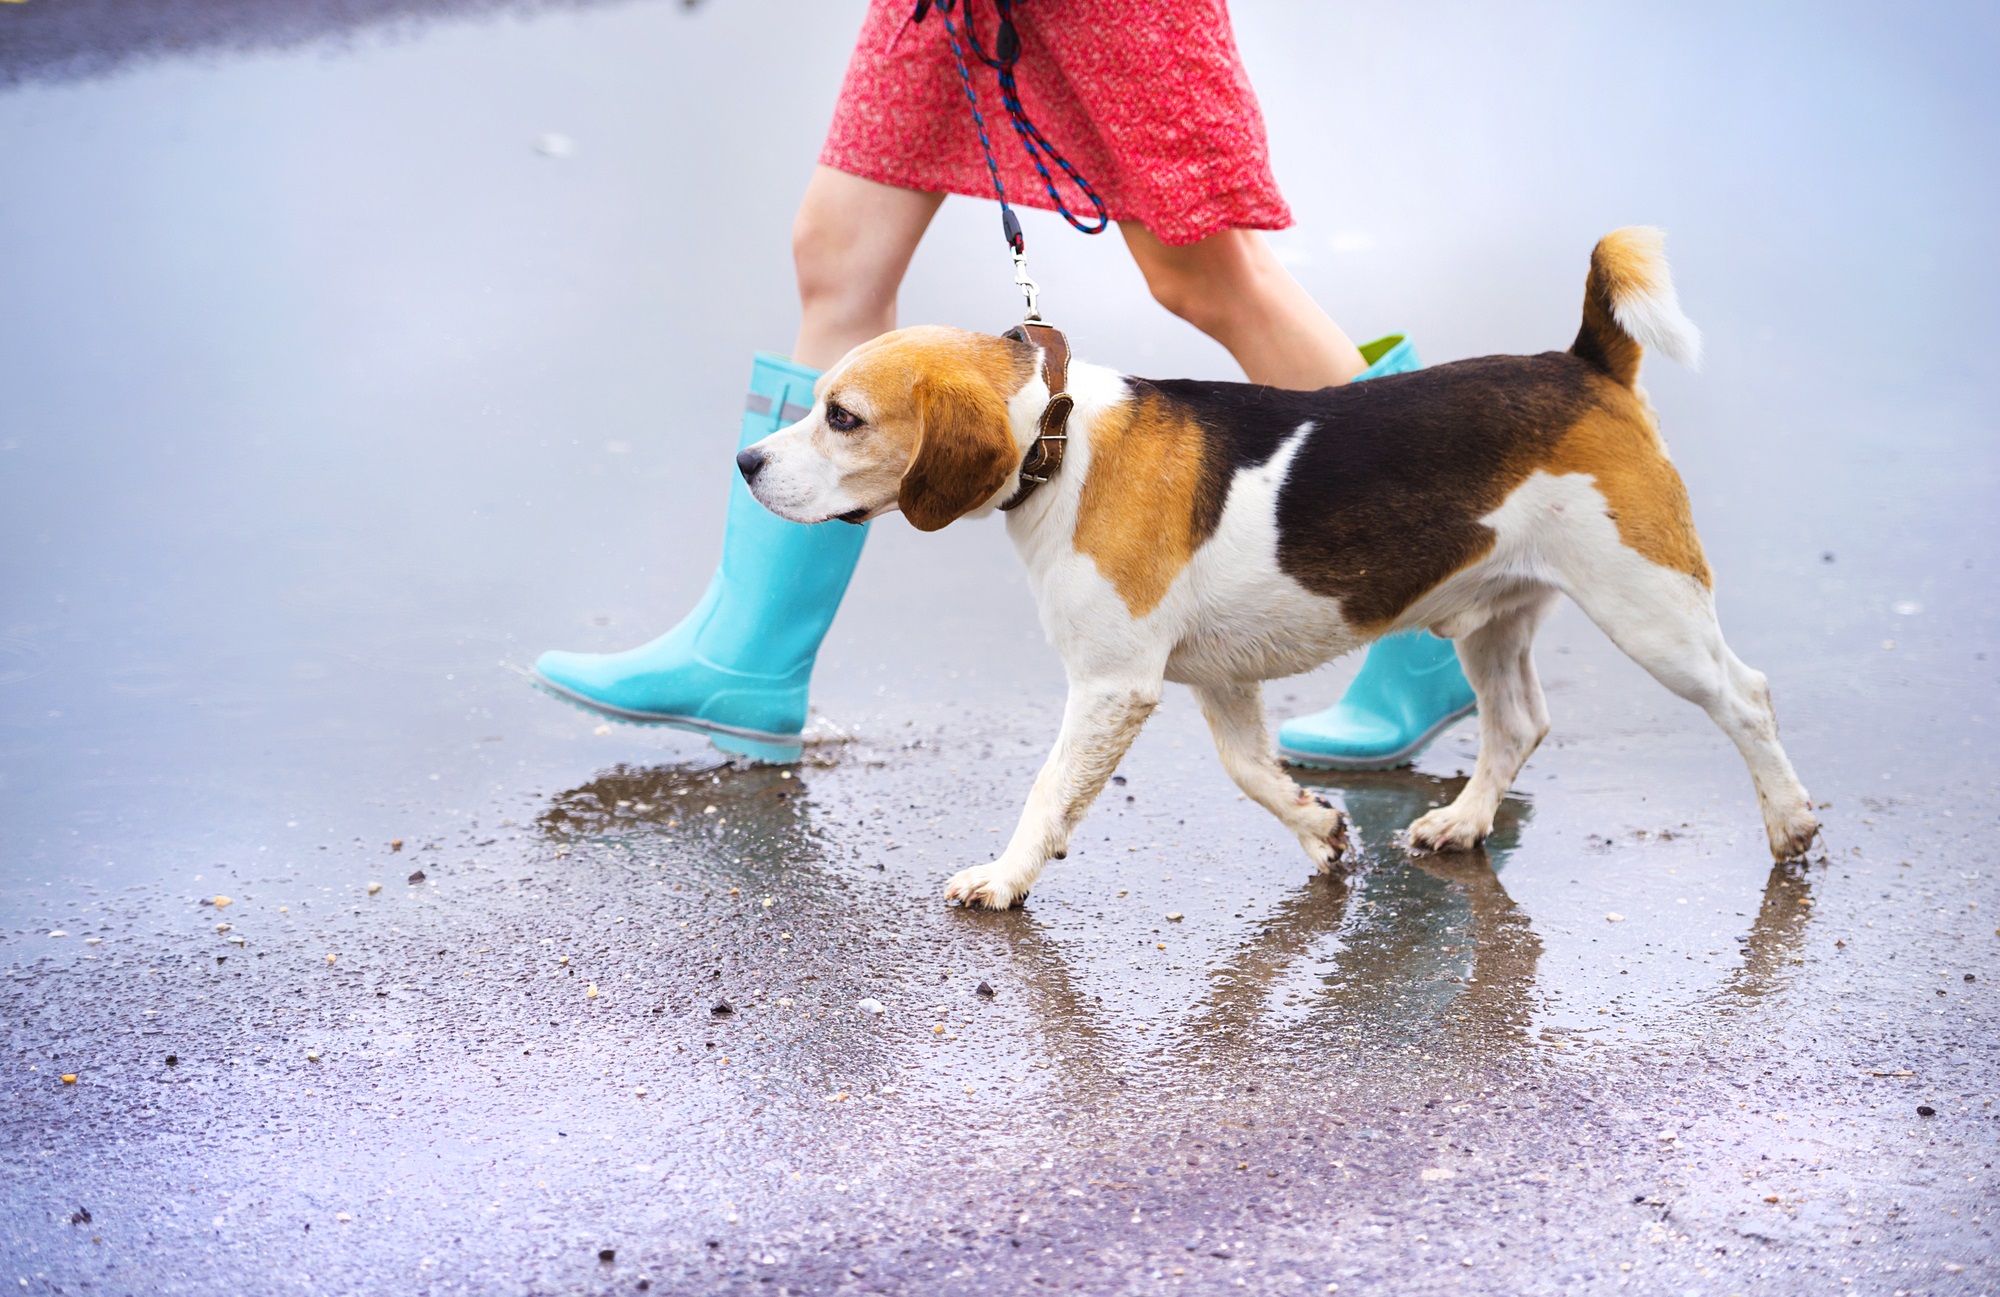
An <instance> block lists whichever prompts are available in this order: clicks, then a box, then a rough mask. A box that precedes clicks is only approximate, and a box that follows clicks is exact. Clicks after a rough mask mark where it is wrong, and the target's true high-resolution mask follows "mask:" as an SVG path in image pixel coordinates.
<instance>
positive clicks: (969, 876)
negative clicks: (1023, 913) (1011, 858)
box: [944, 860, 1034, 910]
mask: <svg viewBox="0 0 2000 1297" xmlns="http://www.w3.org/2000/svg"><path fill="white" fill-rule="evenodd" d="M1033 881H1034V880H1033V879H1031V878H1027V877H1023V875H1022V871H1021V870H1019V869H1017V868H1015V867H1014V866H1012V865H1009V864H1007V863H1006V862H1005V861H1001V860H996V861H994V862H993V863H992V864H990V865H976V866H974V867H973V868H971V869H962V870H960V871H959V872H958V873H956V874H954V875H952V879H951V881H950V882H948V883H946V884H945V885H944V898H945V899H946V900H947V901H962V902H964V903H965V904H966V905H968V906H984V907H985V908H987V909H989V910H1009V909H1012V908H1013V907H1014V906H1016V905H1019V904H1020V903H1021V902H1022V901H1023V900H1026V899H1027V896H1028V887H1029V885H1030V884H1031V883H1032V882H1033Z"/></svg>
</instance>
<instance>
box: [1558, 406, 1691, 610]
mask: <svg viewBox="0 0 2000 1297" xmlns="http://www.w3.org/2000/svg"><path fill="white" fill-rule="evenodd" d="M1621 407H1623V408H1621ZM1538 467H1540V468H1542V469H1544V470H1546V471H1548V472H1550V473H1554V474H1558V475H1560V474H1563V473H1583V474H1586V475H1588V476H1589V477H1590V478H1591V479H1592V480H1594V481H1595V482H1596V483H1597V490H1598V493H1599V494H1600V495H1602V496H1603V497H1604V502H1605V504H1606V505H1607V506H1608V507H1609V509H1610V513H1611V521H1612V522H1614V523H1615V524H1617V527H1618V539H1619V540H1621V541H1623V542H1624V543H1625V545H1626V546H1627V547H1628V548H1630V549H1633V550H1636V551H1638V552H1639V553H1640V554H1642V555H1644V556H1645V557H1646V558H1647V559H1649V560H1651V561H1652V562H1654V563H1657V564H1659V565H1660V566H1661V567H1667V568H1672V569H1673V570H1674V571H1676V572H1685V573H1687V574H1688V575H1689V576H1691V577H1693V578H1694V579H1695V580H1697V581H1699V582H1701V583H1702V584H1703V585H1704V586H1712V585H1713V584H1714V578H1713V575H1712V574H1711V573H1710V572H1709V570H1708V559H1707V558H1706V557H1705V556H1704V555H1703V554H1702V551H1701V537H1700V536H1698V535H1696V534H1695V530H1694V514H1693V509H1692V506H1690V505H1689V503H1688V493H1687V486H1686V485H1685V484H1684V483H1683V482H1682V481H1681V475H1680V474H1679V473H1678V472H1677V471H1675V469H1674V465H1673V461H1671V460H1669V459H1668V458H1667V450H1666V447H1665V446H1664V445H1663V444H1661V442H1660V434H1659V432H1658V430H1657V429H1655V428H1654V427H1653V424H1652V420H1651V419H1650V418H1648V417H1647V416H1646V414H1645V412H1644V410H1643V409H1641V408H1639V406H1638V400H1637V398H1636V397H1628V399H1627V400H1625V401H1619V400H1618V399H1617V398H1616V397H1615V396H1612V395H1610V394H1606V399H1605V400H1604V401H1603V402H1602V403H1601V404H1599V405H1597V406H1595V407H1593V408H1591V409H1589V410H1586V411H1585V412H1584V414H1583V416H1582V417H1581V418H1579V419H1578V420H1577V421H1576V422H1575V423H1573V424H1571V425H1570V429H1569V431H1568V432H1567V433H1565V434H1564V435H1563V439H1562V441H1561V442H1559V443H1558V444H1557V445H1556V448H1555V453H1554V454H1553V455H1551V456H1550V457H1549V459H1548V460H1547V462H1545V463H1543V464H1540V465H1538Z"/></svg>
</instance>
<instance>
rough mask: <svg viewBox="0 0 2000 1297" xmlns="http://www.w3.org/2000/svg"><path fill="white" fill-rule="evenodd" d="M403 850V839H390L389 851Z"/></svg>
mask: <svg viewBox="0 0 2000 1297" xmlns="http://www.w3.org/2000/svg"><path fill="white" fill-rule="evenodd" d="M402 849H403V840H402V839H401V838H390V839H389V850H391V851H401V850H402Z"/></svg>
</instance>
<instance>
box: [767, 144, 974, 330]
mask: <svg viewBox="0 0 2000 1297" xmlns="http://www.w3.org/2000/svg"><path fill="white" fill-rule="evenodd" d="M943 201H944V195H943V194H929V193H923V192H920V191H918V190H914V189H897V188H896V187H894V186H893V185H882V184H877V183H875V182H874V181H873V180H863V179H862V178H861V177H859V176H851V175H848V174H847V173H846V172H844V171H835V170H834V169H833V168H832V167H816V168H814V170H813V177H812V180H811V181H810V182H809V183H808V184H807V185H806V196H805V199H804V201H802V202H801V203H800V204H799V215H798V219H797V221H795V222H794V223H793V226H792V260H793V262H794V263H795V264H796V265H797V267H798V273H799V308H800V319H799V338H798V342H797V343H796V344H795V345H794V346H793V348H792V359H794V360H796V361H798V362H799V363H800V364H801V365H807V366H810V367H811V368H813V369H826V368H828V367H829V366H831V365H832V364H833V363H834V362H835V361H837V360H839V359H840V358H841V357H842V356H844V355H846V354H847V353H848V351H849V350H851V349H852V348H853V347H855V346H856V345H858V344H860V343H863V342H866V341H868V339H870V338H873V337H875V336H877V335H878V334H883V333H887V332H888V331H889V330H891V329H893V328H895V327H896V290H897V289H898V288H899V287H901V285H902V282H903V272H904V271H906V270H908V269H909V268H910V257H911V256H912V255H913V254H915V252H916V250H917V243H918V241H919V240H921V239H922V238H923V237H924V230H925V229H926V228H928V227H929V225H930V223H931V217H932V216H934V215H936V213H937V209H938V204H940V203H942V202H943Z"/></svg>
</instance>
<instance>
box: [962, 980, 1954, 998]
mask: <svg viewBox="0 0 2000 1297" xmlns="http://www.w3.org/2000/svg"><path fill="white" fill-rule="evenodd" d="M1966 980H1967V981H1971V980H1972V979H1971V977H1970V976H1969V975H1968V976H1967V978H1966ZM972 993H973V994H974V995H977V996H980V997H982V998H984V999H988V1000H990V999H992V998H993V988H992V987H991V986H989V985H987V984H986V983H985V982H981V983H980V984H979V985H978V986H977V987H975V988H973V992H972Z"/></svg>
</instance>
